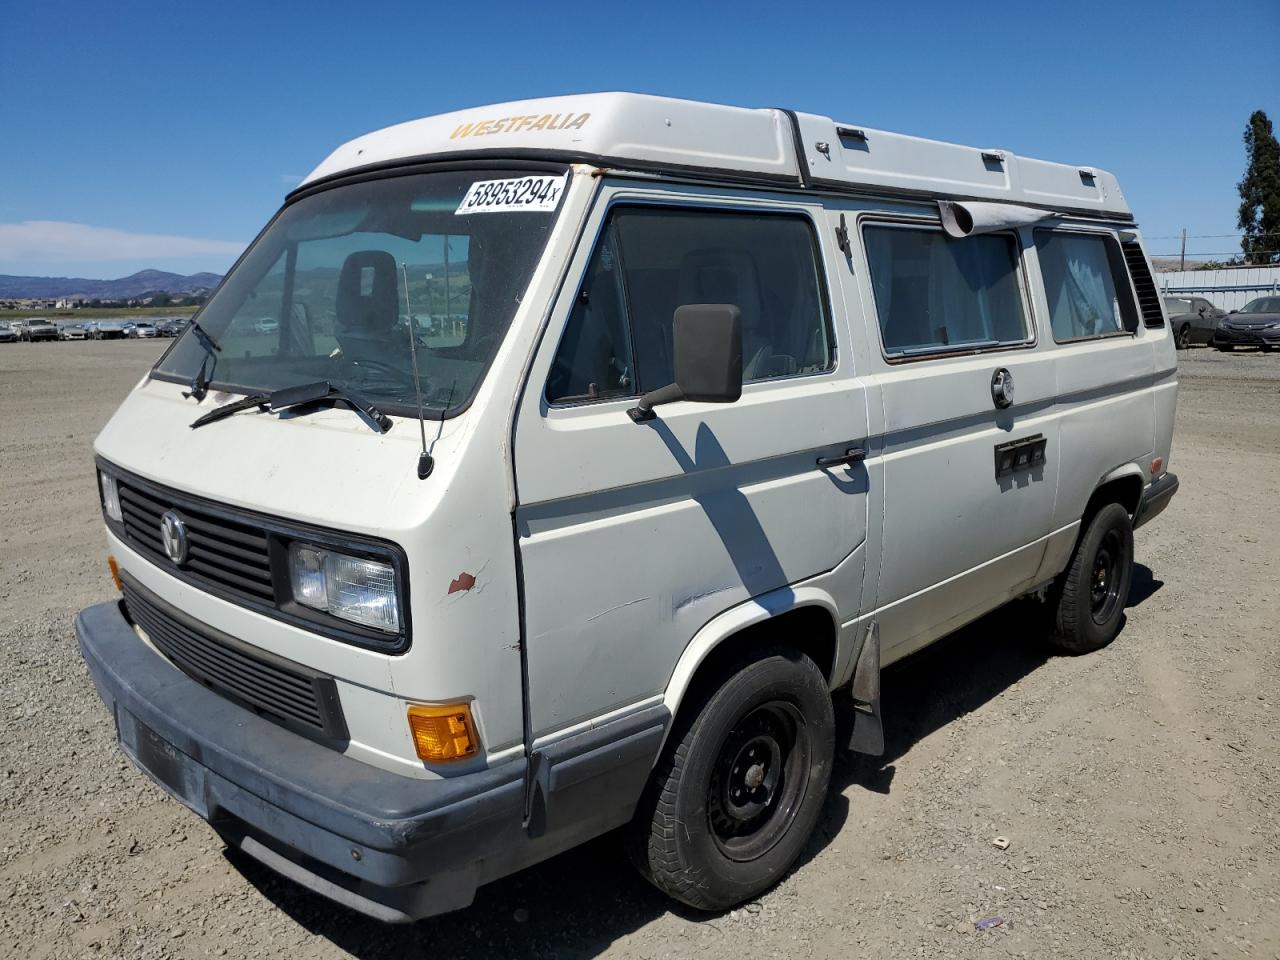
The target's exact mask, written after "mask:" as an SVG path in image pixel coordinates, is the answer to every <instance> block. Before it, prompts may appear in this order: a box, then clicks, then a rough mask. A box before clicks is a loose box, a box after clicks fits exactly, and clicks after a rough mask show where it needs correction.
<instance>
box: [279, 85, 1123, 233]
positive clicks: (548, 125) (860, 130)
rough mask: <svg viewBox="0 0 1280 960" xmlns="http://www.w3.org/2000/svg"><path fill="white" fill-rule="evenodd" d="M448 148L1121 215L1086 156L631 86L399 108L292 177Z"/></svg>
mask: <svg viewBox="0 0 1280 960" xmlns="http://www.w3.org/2000/svg"><path fill="white" fill-rule="evenodd" d="M793 118H794V119H793ZM460 153H467V154H476V153H484V154H490V155H492V156H495V157H501V156H508V157H532V156H538V155H546V156H560V157H569V158H577V159H582V160H586V161H590V162H598V163H602V164H604V165H607V166H613V167H620V168H628V167H631V168H640V169H668V170H674V171H678V172H686V173H689V174H692V175H697V176H723V177H729V178H735V179H747V180H756V181H760V182H776V183H781V184H787V185H790V186H793V187H794V186H813V187H816V188H818V189H834V190H841V191H872V192H881V191H883V192H891V193H905V194H907V195H923V196H931V197H952V198H971V199H981V200H998V201H1006V202H1012V203H1019V204H1026V205H1031V206H1039V207H1049V208H1053V209H1058V210H1069V211H1073V212H1080V213H1092V214H1097V215H1102V216H1118V217H1123V218H1127V217H1129V216H1131V214H1130V210H1129V206H1128V204H1127V203H1126V202H1125V199H1124V195H1123V194H1122V193H1121V192H1120V184H1119V183H1118V182H1117V181H1116V178H1115V177H1113V176H1112V175H1111V174H1109V173H1107V172H1106V171H1104V170H1097V169H1094V168H1092V167H1081V166H1073V165H1070V164H1062V163H1049V162H1047V161H1044V160H1032V159H1029V158H1027V157H1019V156H1016V155H1014V154H1013V153H1010V152H1009V151H1007V150H999V149H992V148H979V147H965V146H960V145H959V144H954V143H943V142H941V141H937V140H925V139H923V138H921V137H910V136H906V135H904V134H900V133H887V132H885V131H883V130H872V129H870V128H867V127H859V126H857V125H854V124H845V123H836V122H835V121H833V120H831V119H830V118H829V117H821V116H816V115H814V114H806V113H799V114H793V113H791V112H790V111H786V110H778V109H757V110H753V109H748V108H745V107H729V106H723V105H720V104H711V103H700V102H697V101H693V100H674V99H669V98H666V97H652V96H647V95H643V94H635V93H590V94H582V95H577V96H568V97H546V98H543V99H537V100H518V101H514V102H512V103H499V104H494V105H492V106H486V107H475V108H473V109H469V110H459V111H457V112H455V113H444V114H440V115H438V116H434V117H425V118H423V119H421V120H411V121H409V122H407V123H400V124H397V125H395V126H393V127H386V128H385V129H382V130H376V131H374V132H373V133H368V134H365V135H364V136H362V137H357V138H356V139H354V140H351V141H349V142H348V143H344V144H343V145H342V146H340V147H339V148H338V149H337V150H335V151H334V152H333V153H332V154H330V155H329V156H328V158H326V159H325V161H324V162H323V163H321V164H320V166H318V167H316V169H315V170H313V171H312V172H311V174H310V176H308V177H307V179H306V180H305V181H303V182H304V184H307V183H312V182H314V181H316V180H320V179H323V178H325V177H329V176H333V175H335V174H340V173H345V172H349V171H351V170H355V169H358V168H360V167H367V166H370V165H374V164H385V163H394V162H397V161H402V160H407V159H410V158H428V157H430V158H442V157H448V156H450V155H453V154H460ZM802 167H803V173H802Z"/></svg>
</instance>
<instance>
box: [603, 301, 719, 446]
mask: <svg viewBox="0 0 1280 960" xmlns="http://www.w3.org/2000/svg"><path fill="white" fill-rule="evenodd" d="M672 334H673V336H672V351H673V352H674V354H675V357H674V364H673V366H674V367H675V377H676V382H675V383H672V384H668V385H667V386H665V387H659V388H658V389H657V390H651V391H649V392H648V393H646V394H645V395H644V396H643V397H641V398H640V401H639V402H638V403H637V404H636V405H635V406H634V407H632V408H631V409H630V410H628V411H627V413H628V415H630V417H631V419H632V420H634V421H635V422H636V423H644V422H645V421H646V420H652V419H653V418H654V417H655V416H656V414H655V413H654V412H653V408H654V407H656V406H658V404H661V403H674V402H675V401H677V400H695V401H698V402H701V403H733V402H734V401H735V400H737V399H738V398H739V397H740V396H742V312H741V311H740V310H739V309H738V308H737V307H736V306H734V305H733V304H731V303H688V304H685V305H684V306H682V307H676V312H675V317H674V319H673V320H672Z"/></svg>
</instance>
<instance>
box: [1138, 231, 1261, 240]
mask: <svg viewBox="0 0 1280 960" xmlns="http://www.w3.org/2000/svg"><path fill="white" fill-rule="evenodd" d="M1243 237H1280V232H1277V233H1247V234H1246V233H1188V234H1187V237H1186V239H1188V240H1231V239H1233V238H1243ZM1146 239H1147V240H1181V239H1182V234H1180V233H1177V234H1174V235H1173V236H1171V237H1147V238H1146Z"/></svg>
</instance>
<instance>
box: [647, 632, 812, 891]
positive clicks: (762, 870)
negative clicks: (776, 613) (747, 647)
mask: <svg viewBox="0 0 1280 960" xmlns="http://www.w3.org/2000/svg"><path fill="white" fill-rule="evenodd" d="M834 743H835V720H834V716H833V711H832V706H831V695H830V693H829V692H828V690H827V683H826V680H825V678H824V677H823V675H822V672H821V671H820V670H819V669H818V667H817V665H816V664H814V662H813V661H812V660H810V659H809V658H808V657H806V656H804V655H802V654H800V653H797V652H795V651H793V650H789V649H783V648H776V649H771V650H767V651H764V652H763V653H761V654H760V655H759V656H758V657H756V658H755V659H752V660H750V661H747V662H745V663H739V664H738V666H737V669H735V670H734V671H732V672H731V673H729V674H727V676H726V678H725V680H724V682H723V683H722V684H721V685H720V686H719V687H718V688H717V689H715V690H714V691H712V692H711V693H710V694H709V696H707V697H706V699H705V700H704V701H703V702H702V705H701V709H698V710H697V712H696V714H695V715H694V716H692V717H689V718H688V719H686V721H685V722H684V723H683V724H679V725H677V727H676V728H675V729H673V730H672V733H671V739H670V740H669V741H668V742H667V746H666V749H665V750H664V751H663V756H662V759H661V760H660V761H659V763H658V766H657V768H656V769H655V770H654V772H653V775H652V777H651V779H650V782H649V785H648V787H647V788H646V790H645V792H644V795H643V796H642V797H641V800H640V804H639V806H638V808H637V811H636V816H635V819H634V820H633V821H632V823H631V826H630V827H629V836H628V844H627V846H628V852H629V853H630V855H631V859H632V861H633V862H634V863H635V865H636V866H637V867H638V868H639V870H640V872H641V873H642V874H644V876H645V877H646V878H647V879H648V880H649V881H650V882H651V883H653V885H654V886H656V887H657V888H658V889H659V890H661V891H663V892H664V893H666V894H667V895H668V896H670V897H672V898H674V899H676V900H679V901H680V902H682V903H685V904H687V905H689V906H691V907H694V908H696V909H698V910H708V911H718V910H726V909H728V908H729V907H732V906H734V905H735V904H738V903H742V902H744V901H746V900H750V899H752V898H754V897H756V896H758V895H759V894H761V893H762V892H764V891H765V890H767V889H769V888H770V887H772V886H773V885H774V884H775V883H777V882H778V881H779V880H781V879H782V878H783V877H784V876H785V875H786V872H787V870H788V869H789V868H790V867H791V866H792V865H793V864H794V863H795V861H796V858H797V857H798V856H799V855H800V852H801V850H803V849H804V846H805V843H806V842H807V841H808V839H809V836H810V834H811V833H812V832H813V828H814V825H815V824H816V823H817V821H818V817H819V815H820V814H821V812H822V807H823V804H824V802H825V800H826V795H827V785H828V784H829V783H830V780H831V758H832V753H833V750H834ZM744 794H745V797H744V796H743V795H744ZM737 801H741V803H740V804H739V803H738V802H737Z"/></svg>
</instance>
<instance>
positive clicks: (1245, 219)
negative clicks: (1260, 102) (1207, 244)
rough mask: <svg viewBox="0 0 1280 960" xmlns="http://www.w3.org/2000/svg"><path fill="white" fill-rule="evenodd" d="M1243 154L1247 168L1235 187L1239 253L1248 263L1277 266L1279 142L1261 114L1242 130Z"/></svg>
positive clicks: (1279, 247) (1279, 259) (1279, 254)
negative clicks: (1237, 199)
mask: <svg viewBox="0 0 1280 960" xmlns="http://www.w3.org/2000/svg"><path fill="white" fill-rule="evenodd" d="M1244 150H1245V154H1246V155H1247V156H1248V157H1249V166H1248V167H1247V168H1246V169H1245V172H1244V179H1243V180H1241V181H1240V183H1239V185H1238V189H1239V191H1240V216H1239V219H1238V220H1237V221H1236V226H1238V227H1239V228H1240V229H1241V230H1243V231H1244V236H1243V237H1242V238H1241V239H1240V249H1242V250H1243V251H1244V258H1245V260H1246V261H1247V262H1249V263H1280V142H1277V141H1276V135H1275V133H1274V132H1273V131H1272V129H1271V121H1270V120H1269V119H1268V118H1267V115H1266V114H1265V113H1264V112H1263V111H1261V110H1255V111H1254V112H1253V115H1252V116H1251V117H1249V125H1248V126H1247V127H1245V128H1244Z"/></svg>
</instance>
